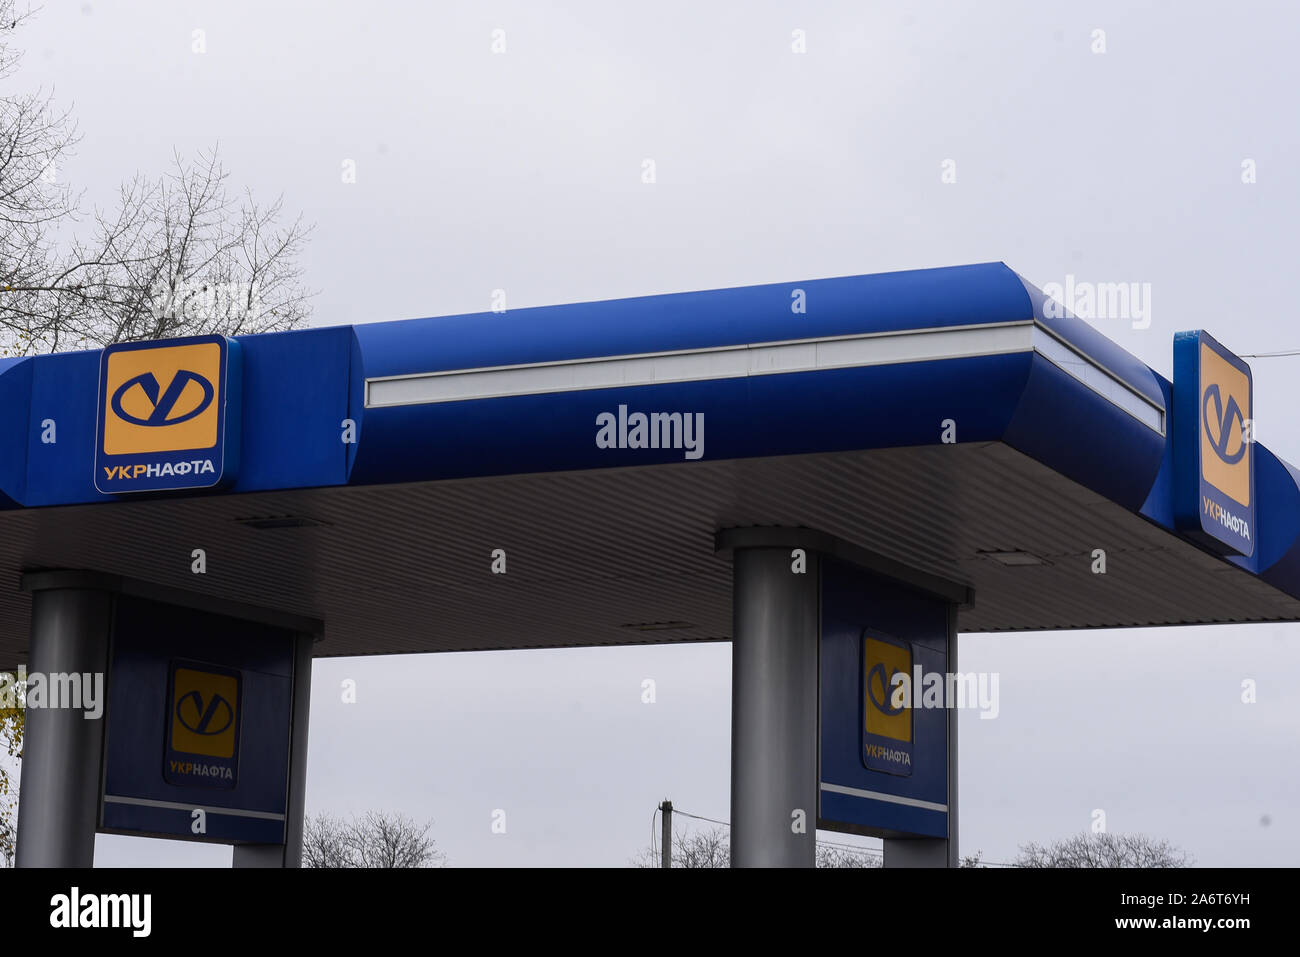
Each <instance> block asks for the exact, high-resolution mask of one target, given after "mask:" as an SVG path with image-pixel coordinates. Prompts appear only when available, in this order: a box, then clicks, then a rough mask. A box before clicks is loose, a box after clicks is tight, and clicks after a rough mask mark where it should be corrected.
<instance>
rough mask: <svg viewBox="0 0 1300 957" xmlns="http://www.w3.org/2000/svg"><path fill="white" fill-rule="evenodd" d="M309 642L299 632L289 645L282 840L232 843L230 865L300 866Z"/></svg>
mask: <svg viewBox="0 0 1300 957" xmlns="http://www.w3.org/2000/svg"><path fill="white" fill-rule="evenodd" d="M313 644H315V637H314V636H313V635H309V634H301V635H299V636H298V637H297V639H296V641H295V644H294V649H293V728H292V730H291V731H290V738H289V800H288V802H287V804H286V806H285V811H286V814H285V820H284V843H283V844H236V845H235V847H234V851H233V852H232V854H231V857H230V866H231V867H302V830H303V820H304V816H305V813H306V804H307V725H308V721H309V718H310V716H311V653H312V645H313Z"/></svg>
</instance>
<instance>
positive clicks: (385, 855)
mask: <svg viewBox="0 0 1300 957" xmlns="http://www.w3.org/2000/svg"><path fill="white" fill-rule="evenodd" d="M432 826H433V825H432V824H431V823H427V824H416V823H415V822H414V821H412V820H411V819H410V818H408V817H406V816H405V815H403V814H388V813H384V812H382V811H367V812H366V813H365V814H363V815H362V816H361V817H359V818H358V817H353V818H350V819H348V820H346V821H344V820H341V819H339V818H335V817H330V816H329V815H316V816H314V817H309V818H308V819H307V820H306V822H305V823H304V826H303V850H302V865H303V867H327V868H329V867H334V868H337V867H388V868H392V867H441V866H442V865H443V864H444V863H445V862H446V855H444V854H443V853H442V852H441V851H439V850H438V849H437V846H436V845H435V843H434V840H433V838H431V837H429V828H430V827H432Z"/></svg>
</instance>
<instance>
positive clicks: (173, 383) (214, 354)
mask: <svg viewBox="0 0 1300 957" xmlns="http://www.w3.org/2000/svg"><path fill="white" fill-rule="evenodd" d="M239 355H240V353H239V343H238V342H236V341H235V340H233V339H227V338H225V337H224V336H195V337H192V338H189V339H169V340H166V341H163V342H126V343H120V344H118V345H113V346H109V347H108V348H106V349H105V350H104V351H103V353H102V354H101V355H100V359H99V415H98V418H97V420H96V432H95V488H97V489H99V491H101V492H111V493H117V492H157V491H163V490H167V489H193V488H212V487H215V486H218V485H223V484H227V483H229V482H231V481H233V480H234V477H235V471H236V470H237V468H238V464H239V451H238V450H239V420H240V393H241V392H242V387H241V381H240V380H241V375H240V373H241V366H240V361H239Z"/></svg>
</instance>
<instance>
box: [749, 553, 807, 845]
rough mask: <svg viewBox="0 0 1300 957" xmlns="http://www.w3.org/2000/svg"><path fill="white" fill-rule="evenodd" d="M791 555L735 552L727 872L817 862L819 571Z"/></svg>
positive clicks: (805, 559)
mask: <svg viewBox="0 0 1300 957" xmlns="http://www.w3.org/2000/svg"><path fill="white" fill-rule="evenodd" d="M791 551H792V550H791V549H790V548H776V547H773V548H761V547H760V548H737V549H736V550H735V552H734V566H733V585H732V588H733V628H732V641H731V656H732V657H731V661H732V664H731V866H732V867H813V866H814V865H815V863H816V856H817V686H818V680H817V679H818V675H817V648H818V634H817V631H818V602H819V577H818V575H819V568H818V558H817V554H816V553H815V552H813V551H812V550H811V549H809V550H807V551H805V553H804V556H805V557H804V561H805V562H806V567H805V568H804V570H803V571H802V572H797V571H795V570H794V568H793V567H792V566H793V563H794V558H793V557H792V555H791ZM800 821H801V825H802V826H801V827H800V826H799V824H800Z"/></svg>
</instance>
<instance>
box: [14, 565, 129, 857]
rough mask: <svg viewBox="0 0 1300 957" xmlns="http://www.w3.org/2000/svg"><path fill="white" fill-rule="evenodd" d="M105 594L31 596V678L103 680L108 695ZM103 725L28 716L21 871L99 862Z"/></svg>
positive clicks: (32, 711) (73, 591) (108, 600)
mask: <svg viewBox="0 0 1300 957" xmlns="http://www.w3.org/2000/svg"><path fill="white" fill-rule="evenodd" d="M111 613H112V597H111V596H110V595H109V593H108V592H106V591H100V590H94V589H85V588H51V589H48V590H39V591H34V592H33V594H32V637H31V648H30V654H29V665H28V673H29V674H31V673H36V672H39V673H41V674H43V675H51V674H72V673H77V674H81V675H83V676H84V675H87V674H89V675H99V676H100V677H99V680H100V682H101V684H100V688H101V689H102V691H103V693H104V694H105V695H106V694H107V693H108V684H107V674H106V672H107V670H108V631H109V622H110V617H111ZM103 747H104V721H103V718H102V717H101V718H98V719H87V718H86V717H85V711H83V710H82V709H81V708H69V707H60V708H49V707H42V708H29V709H28V711H27V730H26V734H25V737H24V741H23V760H22V772H21V774H22V777H21V791H20V794H19V802H18V847H17V854H16V861H15V862H16V864H17V866H18V867H90V866H91V865H92V864H93V863H94V860H95V830H96V828H97V826H98V823H99V789H100V771H101V767H100V765H101V760H102V756H103Z"/></svg>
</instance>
